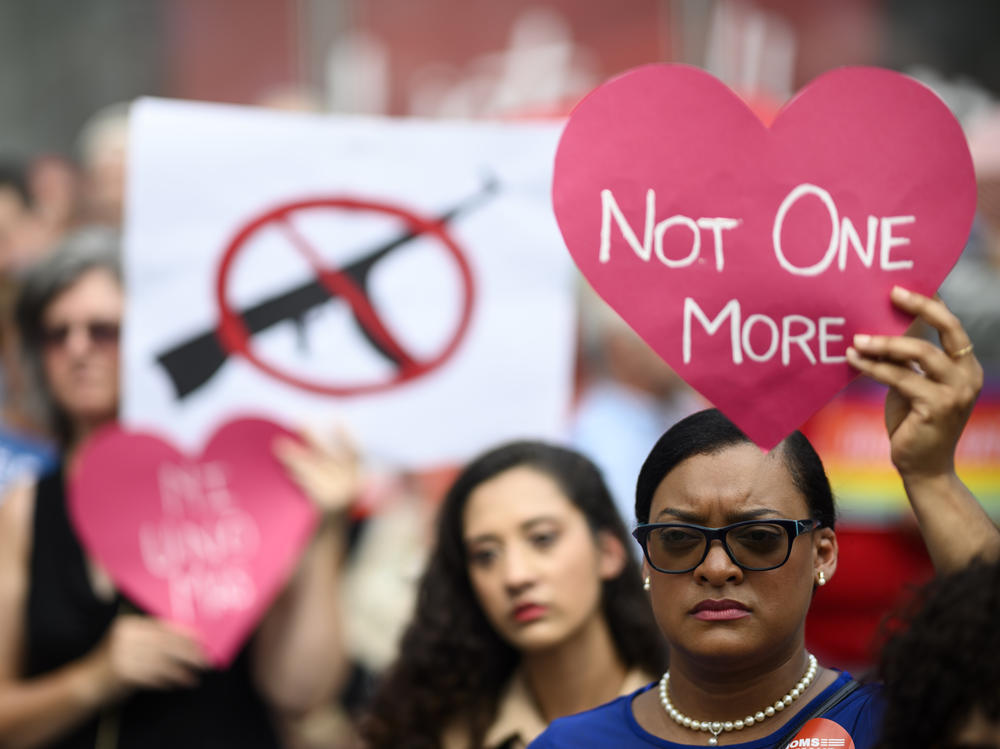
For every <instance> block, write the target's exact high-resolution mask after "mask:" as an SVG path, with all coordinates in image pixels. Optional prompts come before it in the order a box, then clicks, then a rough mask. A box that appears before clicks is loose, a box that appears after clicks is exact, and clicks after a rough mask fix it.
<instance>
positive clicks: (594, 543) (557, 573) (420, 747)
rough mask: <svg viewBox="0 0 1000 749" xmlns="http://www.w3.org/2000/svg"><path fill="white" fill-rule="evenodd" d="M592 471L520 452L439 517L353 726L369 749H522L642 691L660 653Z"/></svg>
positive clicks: (473, 483) (551, 449) (618, 529)
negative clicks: (412, 598) (580, 715)
mask: <svg viewBox="0 0 1000 749" xmlns="http://www.w3.org/2000/svg"><path fill="white" fill-rule="evenodd" d="M628 545H630V539H629V538H628V535H627V533H626V532H625V528H624V525H623V524H622V521H621V519H620V517H619V516H618V512H617V510H616V509H615V505H614V502H613V500H612V499H611V495H610V494H609V492H608V489H607V487H606V486H605V484H604V481H603V479H602V478H601V475H600V472H599V471H598V470H597V468H596V467H595V466H594V465H593V464H592V463H591V462H590V461H589V460H587V459H586V458H584V457H583V456H581V455H579V454H578V453H575V452H572V451H570V450H566V449H563V448H559V447H555V446H553V445H547V444H543V443H538V442H516V443H511V444H508V445H504V446H502V447H499V448H496V449H495V450H491V451H489V452H487V453H486V454H484V455H482V456H480V457H479V458H477V459H476V460H474V461H472V463H470V464H469V465H468V466H467V467H466V468H465V469H464V470H463V471H462V473H461V474H460V475H459V477H458V478H457V479H456V481H455V483H454V484H453V486H452V487H451V489H450V490H449V492H448V495H447V496H446V498H445V500H444V504H443V506H442V507H441V510H440V514H439V520H438V532H437V539H436V545H435V550H434V552H433V555H432V557H431V559H430V561H429V564H428V566H427V570H426V572H425V573H424V576H423V579H422V580H421V584H420V590H419V595H418V600H417V610H416V613H415V615H414V618H413V622H412V624H411V625H410V626H409V628H408V630H407V632H406V634H405V636H404V638H403V641H402V644H401V648H400V656H399V659H398V661H397V662H396V663H395V664H394V665H393V666H392V668H391V669H390V670H389V673H388V674H387V675H386V677H385V679H384V680H383V683H382V684H381V686H380V689H379V692H378V694H377V695H376V696H375V699H374V701H373V703H372V706H371V710H370V714H369V716H368V717H367V718H366V719H365V720H364V721H363V724H362V735H363V737H364V739H365V745H366V746H367V747H369V749H424V748H426V749H432V748H436V747H440V748H442V749H484V748H485V749H523V747H525V746H526V744H527V743H528V742H530V741H531V740H532V739H533V738H534V737H535V736H537V735H538V734H539V733H541V731H542V730H543V729H544V728H545V725H546V724H547V723H548V722H549V721H551V720H553V719H554V718H557V717H560V716H563V715H569V714H571V713H576V712H579V711H581V710H586V709H589V708H592V707H595V706H597V705H599V704H601V703H603V702H606V701H608V700H610V699H612V698H613V697H616V696H618V695H620V694H625V693H627V692H631V691H633V690H634V689H636V688H638V687H639V686H641V685H642V684H645V683H648V682H649V680H650V679H651V678H652V677H653V675H654V674H656V673H659V672H660V671H662V670H663V667H664V665H665V659H664V651H665V648H664V645H663V641H662V639H661V638H660V634H659V631H658V630H657V627H656V623H655V622H654V621H653V617H652V613H651V611H650V607H649V602H648V601H647V600H646V596H645V594H644V593H643V590H642V584H641V582H640V577H639V570H638V565H637V564H636V563H635V561H634V558H633V556H632V555H631V554H630V553H629V552H628V549H627V546H628Z"/></svg>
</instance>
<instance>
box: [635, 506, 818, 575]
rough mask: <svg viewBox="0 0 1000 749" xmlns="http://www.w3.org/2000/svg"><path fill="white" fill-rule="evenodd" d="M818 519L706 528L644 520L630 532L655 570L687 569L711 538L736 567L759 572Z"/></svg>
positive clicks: (782, 557)
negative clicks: (719, 542) (644, 521)
mask: <svg viewBox="0 0 1000 749" xmlns="http://www.w3.org/2000/svg"><path fill="white" fill-rule="evenodd" d="M820 525H822V523H820V522H819V521H818V520H813V519H808V520H744V521H742V522H739V523H733V524H732V525H726V526H723V527H722V528H706V527H704V526H701V525H691V524H689V523H646V524H644V525H640V526H639V527H638V528H636V529H635V530H634V531H632V535H633V536H635V540H636V541H638V542H639V545H640V546H641V547H642V552H643V554H645V555H646V561H647V562H649V565H650V567H652V568H653V569H654V570H656V571H657V572H666V573H669V574H680V573H682V572H690V571H691V570H693V569H694V568H695V567H697V566H698V565H699V564H701V563H702V562H704V561H705V557H707V556H708V550H709V548H711V545H712V541H715V540H716V539H718V540H719V541H721V542H722V548H724V549H725V550H726V554H728V555H729V558H730V559H731V560H732V561H733V564H735V565H736V566H738V567H741V568H742V569H745V570H751V571H754V572H760V571H763V570H773V569H775V568H776V567H780V566H781V565H783V564H784V563H785V562H787V561H788V557H789V555H790V554H791V553H792V544H793V543H794V542H795V539H796V538H798V537H799V536H800V535H802V534H803V533H808V532H809V531H814V530H816V529H817V528H819V527H820Z"/></svg>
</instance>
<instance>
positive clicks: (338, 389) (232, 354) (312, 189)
mask: <svg viewBox="0 0 1000 749" xmlns="http://www.w3.org/2000/svg"><path fill="white" fill-rule="evenodd" d="M558 134H559V125H557V124H549V123H546V124H537V123H536V124H493V123H450V122H436V121H413V120H399V119H396V120H393V119H375V118H344V117H331V116H318V115H303V114H290V113H284V112H275V111H268V110H257V109H250V108H244V107H236V106H228V105H216V104H200V103H190V102H177V101H166V100H156V99H143V100H140V101H139V102H138V103H137V104H136V105H135V106H134V107H133V110H132V123H131V135H130V162H129V177H128V179H129V183H128V201H127V208H126V224H125V238H124V240H125V276H126V279H125V280H126V289H127V312H126V319H125V329H124V352H123V379H124V394H123V402H122V419H123V421H124V422H125V423H126V425H128V426H131V427H133V428H137V429H148V430H153V431H156V432H159V433H160V434H163V435H165V436H166V437H169V438H171V439H173V440H174V441H176V442H177V443H178V445H179V446H181V447H185V448H187V449H189V450H196V449H198V448H199V447H200V446H201V444H203V443H204V441H205V440H207V439H208V437H209V436H210V435H211V433H212V432H213V431H214V430H215V428H216V427H217V426H218V425H219V424H221V423H222V422H225V421H226V420H228V419H231V418H233V417H235V416H237V415H244V414H252V415H258V416H264V417H267V418H271V419H274V420H277V421H279V422H280V423H282V424H284V425H287V426H290V427H292V428H295V427H299V426H302V425H309V426H312V427H319V428H323V427H324V425H326V426H328V427H330V426H332V424H333V423H334V422H342V423H344V424H346V425H347V427H348V428H349V429H350V430H351V431H352V432H353V434H354V435H355V437H356V438H357V440H358V442H359V443H360V445H361V446H362V448H363V449H364V450H365V451H366V453H367V454H368V455H369V456H370V457H372V458H374V459H376V460H378V461H380V462H385V463H388V464H391V465H396V466H400V467H421V466H430V465H436V464H440V463H447V462H454V461H461V460H464V459H467V458H468V457H470V456H471V455H473V454H475V453H476V452H478V451H479V450H482V449H484V448H486V447H489V446H491V445H493V444H495V443H497V442H499V441H502V440H506V439H510V438H516V437H524V436H532V437H540V438H553V437H556V436H557V435H558V434H559V433H560V431H561V429H562V426H563V424H564V422H565V418H566V415H567V413H568V410H569V401H570V388H571V377H572V360H573V347H574V341H575V333H574V330H575V328H574V326H575V317H574V304H573V271H572V266H571V263H570V261H569V257H568V255H567V253H566V251H565V248H564V246H563V244H562V240H561V238H560V236H559V233H558V230H557V228H556V224H555V220H554V218H553V215H552V210H551V205H550V200H549V186H550V183H551V169H552V160H553V154H554V152H555V146H556V141H557V138H558Z"/></svg>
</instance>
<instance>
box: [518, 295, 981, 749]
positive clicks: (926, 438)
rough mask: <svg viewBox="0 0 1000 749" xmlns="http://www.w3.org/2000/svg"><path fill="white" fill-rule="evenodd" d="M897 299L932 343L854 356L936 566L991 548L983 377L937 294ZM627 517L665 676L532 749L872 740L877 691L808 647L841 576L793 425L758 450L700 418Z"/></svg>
mask: <svg viewBox="0 0 1000 749" xmlns="http://www.w3.org/2000/svg"><path fill="white" fill-rule="evenodd" d="M892 299H893V302H894V303H895V304H896V306H898V307H899V308H900V309H902V310H903V311H905V312H908V313H910V314H913V315H916V316H918V317H919V318H920V319H921V320H923V321H924V322H925V323H927V324H929V325H931V326H932V327H934V328H936V329H937V331H938V333H939V334H940V338H941V344H942V348H943V350H942V348H938V347H936V346H934V345H933V344H931V343H929V342H926V341H923V340H919V339H915V338H908V337H882V336H873V337H862V336H859V337H858V338H856V339H855V341H854V346H853V347H852V348H850V349H849V350H848V361H849V362H850V363H851V364H852V365H853V366H855V367H856V368H858V369H859V370H861V371H862V372H864V373H867V374H868V375H870V376H872V377H873V378H875V379H876V380H878V381H879V382H882V383H884V384H886V385H889V387H890V389H889V394H888V397H887V401H886V424H887V427H888V432H889V439H890V444H891V454H892V460H893V463H894V465H895V466H896V469H897V470H898V471H899V474H900V476H901V478H902V480H903V485H904V487H905V489H906V493H907V496H908V498H909V500H910V502H911V505H912V507H913V509H914V512H915V514H916V516H917V520H918V521H919V523H920V527H921V531H922V533H923V535H924V539H925V541H926V543H927V547H928V550H929V551H930V554H931V558H932V560H933V562H934V564H935V567H936V568H937V569H938V570H939V571H941V572H946V571H953V570H956V569H959V568H961V567H963V566H965V565H966V564H968V563H969V562H970V561H971V560H972V559H974V558H975V557H976V556H984V557H990V558H995V557H997V556H998V555H1000V533H998V531H997V528H996V527H995V526H994V524H993V523H992V522H991V521H990V519H989V517H988V516H987V515H986V514H985V512H984V511H983V509H982V507H981V506H980V505H979V503H978V502H977V501H976V499H975V498H974V497H973V496H972V495H971V493H970V492H969V491H968V489H967V488H966V487H965V486H964V485H963V484H962V483H961V481H960V480H959V479H958V477H957V475H956V474H955V469H954V452H955V445H956V443H957V442H958V438H959V436H960V434H961V431H962V428H963V427H964V425H965V423H966V421H967V420H968V417H969V414H970V413H971V411H972V407H973V404H974V402H975V399H976V397H977V395H978V392H979V389H980V387H981V385H982V369H981V368H980V366H979V364H978V362H977V361H976V359H975V358H974V357H973V356H972V354H971V351H972V346H971V345H970V343H969V339H968V336H967V335H966V333H965V331H964V330H963V329H962V326H961V324H960V323H959V322H958V320H957V319H956V318H955V317H954V316H953V315H952V314H951V313H950V312H949V311H948V310H947V308H945V306H944V305H943V304H942V303H941V302H939V301H936V300H933V299H929V298H927V297H924V296H921V295H919V294H915V293H909V292H906V291H904V290H902V289H895V290H894V291H893V294H892ZM914 365H916V366H914ZM636 516H637V518H638V521H639V526H638V528H637V529H636V531H635V534H634V535H635V537H636V539H637V540H638V541H639V543H640V544H641V546H642V549H643V552H644V555H645V564H644V574H645V575H646V576H647V579H648V586H649V594H650V598H651V601H652V605H653V611H654V614H655V616H656V619H657V622H658V624H659V626H660V630H661V631H662V632H663V635H664V636H665V638H666V640H667V643H668V648H669V656H670V669H669V671H666V672H665V673H664V674H663V675H662V677H661V678H660V679H659V680H658V681H656V682H654V683H652V684H650V685H649V686H647V687H644V688H643V689H640V690H638V691H637V692H634V693H633V694H631V695H628V696H626V697H622V698H620V699H618V700H616V701H613V702H611V703H609V704H608V705H605V706H602V707H600V708H598V709H596V710H592V711H590V712H587V713H584V714H582V715H578V716H573V717H570V718H567V719H564V720H560V721H556V722H555V723H554V724H553V725H552V726H551V727H550V728H549V729H548V731H546V733H544V734H542V736H541V737H540V738H539V739H538V740H537V741H536V742H535V743H534V744H532V747H533V749H553V748H559V749H563V748H564V747H565V748H567V749H568V748H569V747H573V748H574V749H580V748H583V749H586V748H587V747H606V746H615V747H681V746H714V745H720V746H723V745H730V746H739V747H742V749H765V747H767V748H770V747H785V746H789V745H793V746H797V744H796V743H795V739H796V736H797V735H798V733H799V731H800V729H801V727H802V725H803V724H804V723H805V722H806V721H807V720H811V719H813V718H822V719H824V720H825V721H827V722H826V723H818V724H810V727H809V728H808V729H807V730H809V731H811V733H810V734H809V735H810V736H811V737H812V738H809V739H808V741H807V743H805V744H802V745H803V746H830V747H833V746H836V747H848V746H854V747H857V748H858V749H862V748H863V747H871V746H873V745H874V744H875V742H876V740H877V738H878V731H879V721H880V717H881V707H880V705H881V703H880V701H879V697H878V694H879V688H878V687H877V686H875V685H868V686H864V687H858V685H857V684H856V682H853V680H852V679H851V677H850V676H849V675H848V674H846V673H844V672H840V671H837V670H835V669H832V668H829V667H827V666H825V665H824V664H819V663H817V661H816V659H815V658H814V657H813V656H812V655H811V654H809V653H808V652H807V651H806V649H805V619H806V613H807V611H808V609H809V604H810V602H811V599H812V594H813V591H814V590H815V588H816V587H817V586H822V585H824V584H826V582H827V581H829V580H830V579H831V578H832V577H833V575H834V573H835V572H836V569H837V535H836V532H835V509H834V503H833V496H832V493H831V491H830V485H829V482H828V481H827V478H826V475H825V473H824V470H823V467H822V464H821V463H820V460H819V457H818V456H817V455H816V453H815V452H814V451H813V449H812V447H811V446H810V444H809V443H808V441H807V440H806V439H805V438H804V437H803V436H802V435H801V434H799V433H795V434H793V435H792V436H790V437H788V438H787V439H786V440H784V441H783V442H782V443H781V444H780V445H779V446H778V447H776V448H775V449H773V450H771V451H769V452H767V453H764V452H762V451H761V450H760V449H758V448H757V447H756V446H755V445H754V444H753V443H751V442H750V441H749V440H748V439H747V438H746V437H745V436H744V435H743V434H742V433H741V432H740V431H739V430H738V429H737V428H736V427H735V426H733V425H732V424H731V423H730V422H729V421H728V420H727V419H726V418H725V417H723V416H722V415H721V414H719V413H718V412H716V411H705V412H701V413H698V414H695V415H693V416H691V417H689V418H687V419H685V420H684V421H681V422H679V423H678V424H676V425H675V426H674V427H672V428H671V429H670V430H669V431H668V432H667V433H666V434H665V435H664V436H663V437H662V438H661V439H660V440H659V442H657V444H656V445H655V446H654V447H653V449H652V452H651V453H650V455H649V457H648V458H647V459H646V462H645V464H644V465H643V468H642V470H641V472H640V474H639V479H638V482H637V488H636ZM872 572H873V574H878V572H877V570H873V571H872ZM913 657H920V656H919V653H915V654H913ZM817 731H818V733H817ZM800 741H801V739H800ZM814 741H815V743H813V742H814ZM851 742H853V743H851Z"/></svg>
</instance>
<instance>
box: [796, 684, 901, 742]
mask: <svg viewBox="0 0 1000 749" xmlns="http://www.w3.org/2000/svg"><path fill="white" fill-rule="evenodd" d="M883 712H884V704H883V701H882V686H881V684H877V683H861V682H857V681H855V680H854V679H853V678H852V677H851V675H850V674H849V673H847V672H846V671H845V672H841V674H840V675H839V676H838V677H837V679H836V681H834V682H833V683H832V684H831V685H830V686H828V687H827V688H826V689H824V690H823V692H822V693H820V694H819V695H818V696H817V697H816V698H815V699H814V700H813V701H812V702H810V703H809V704H808V705H806V706H805V708H804V709H803V713H805V715H806V716H808V718H807V719H806V720H805V723H804V724H803V723H802V722H801V719H800V722H798V725H797V727H796V728H795V729H794V730H795V732H794V734H792V736H791V738H790V739H789V740H788V743H787V746H789V747H796V746H818V745H820V744H813V743H811V742H812V741H813V740H814V739H815V740H816V741H818V742H822V741H824V740H825V741H826V742H827V743H824V744H822V745H823V746H854V747H856V749H868V748H870V747H874V746H875V745H876V743H877V742H878V738H879V734H880V731H881V727H882V714H883ZM785 730H786V731H787V729H785ZM789 733H790V732H789ZM785 735H786V736H788V735H789V734H788V733H786V734H785ZM848 739H850V742H851V743H850V744H848V743H847V740H848ZM797 741H805V742H809V743H800V744H799V743H796V742H797ZM838 741H840V742H843V743H830V742H838ZM785 745H786V744H782V746H785Z"/></svg>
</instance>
